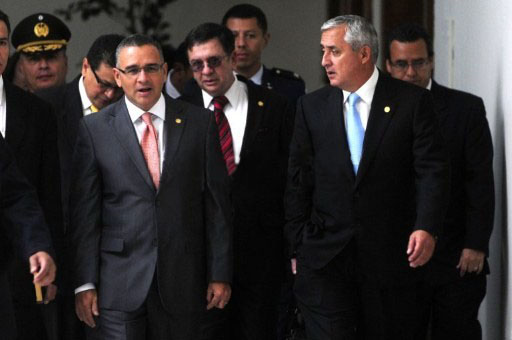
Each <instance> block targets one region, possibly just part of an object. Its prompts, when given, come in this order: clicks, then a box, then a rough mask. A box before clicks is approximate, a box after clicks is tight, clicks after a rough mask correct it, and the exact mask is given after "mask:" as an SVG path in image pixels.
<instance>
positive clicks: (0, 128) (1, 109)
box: [0, 75, 7, 137]
mask: <svg viewBox="0 0 512 340" xmlns="http://www.w3.org/2000/svg"><path fill="white" fill-rule="evenodd" d="M6 117H7V100H6V98H5V88H4V78H3V77H2V75H0V133H2V136H3V137H5V125H6Z"/></svg>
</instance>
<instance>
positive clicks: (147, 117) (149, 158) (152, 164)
mask: <svg viewBox="0 0 512 340" xmlns="http://www.w3.org/2000/svg"><path fill="white" fill-rule="evenodd" d="M142 120H143V121H144V123H146V128H145V129H144V132H143V133H142V140H141V142H140V144H141V147H142V153H143V154H144V159H145V160H146V164H147V165H148V170H149V174H150V175H151V178H152V179H153V184H154V185H155V188H157V189H158V186H159V185H160V155H159V154H158V134H157V132H156V130H155V127H154V126H153V122H152V121H151V113H149V112H145V113H144V114H143V115H142Z"/></svg>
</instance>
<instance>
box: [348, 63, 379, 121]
mask: <svg viewBox="0 0 512 340" xmlns="http://www.w3.org/2000/svg"><path fill="white" fill-rule="evenodd" d="M378 80H379V70H377V67H375V68H374V70H373V73H372V75H371V77H370V78H369V79H368V80H367V81H366V83H364V84H363V86H361V87H360V88H358V89H357V91H356V92H355V93H357V95H358V96H359V97H360V98H361V100H359V101H358V102H357V104H356V108H357V111H358V112H359V116H360V117H361V123H362V124H363V129H364V130H365V131H366V125H368V118H369V117H370V109H371V108H372V100H373V95H374V93H375V87H376V86H377V81H378ZM350 93H351V92H348V91H345V90H343V118H344V121H345V127H347V111H348V108H349V104H348V96H349V95H350Z"/></svg>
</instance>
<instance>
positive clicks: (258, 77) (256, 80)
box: [251, 64, 263, 85]
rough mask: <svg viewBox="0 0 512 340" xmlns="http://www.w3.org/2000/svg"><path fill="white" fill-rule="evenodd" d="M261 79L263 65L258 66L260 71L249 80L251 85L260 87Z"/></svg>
mask: <svg viewBox="0 0 512 340" xmlns="http://www.w3.org/2000/svg"><path fill="white" fill-rule="evenodd" d="M262 78H263V64H262V65H261V66H260V69H259V70H258V72H256V73H255V74H254V75H253V76H252V77H251V80H252V82H253V83H255V84H257V85H261V80H262Z"/></svg>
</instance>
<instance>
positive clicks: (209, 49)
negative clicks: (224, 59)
mask: <svg viewBox="0 0 512 340" xmlns="http://www.w3.org/2000/svg"><path fill="white" fill-rule="evenodd" d="M219 52H220V53H224V49H223V48H222V45H221V43H220V41H219V39H217V38H213V39H210V40H207V41H204V42H201V43H197V44H194V45H193V46H192V48H191V49H189V50H188V55H189V57H191V58H193V57H194V56H197V57H211V56H216V55H218V54H219Z"/></svg>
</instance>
